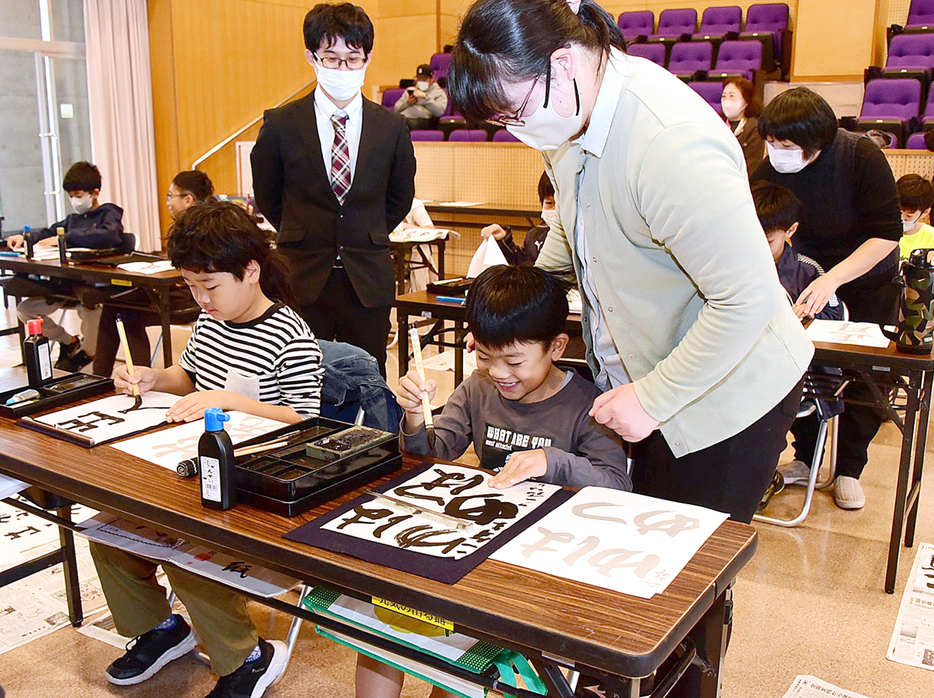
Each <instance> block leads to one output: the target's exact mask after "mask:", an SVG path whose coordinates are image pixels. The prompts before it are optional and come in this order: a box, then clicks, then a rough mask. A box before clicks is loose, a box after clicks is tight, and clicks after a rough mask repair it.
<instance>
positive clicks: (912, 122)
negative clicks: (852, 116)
mask: <svg viewBox="0 0 934 698" xmlns="http://www.w3.org/2000/svg"><path fill="white" fill-rule="evenodd" d="M922 94H923V91H922V84H921V82H920V81H919V80H917V79H915V78H878V79H875V80H870V81H869V82H868V83H866V90H865V93H864V94H863V105H862V108H861V109H860V113H859V116H858V117H857V119H856V128H857V129H858V130H860V131H868V130H870V129H878V130H880V131H887V132H889V133H894V134H895V135H896V137H897V139H898V144H899V145H905V144H906V141H907V137H908V136H909V134H910V133H911V132H912V131H913V130H916V128H917V127H919V126H920V128H921V129H923V130H927V129H930V128H934V90H932V91H931V92H930V94H929V95H928V96H927V99H926V101H925V103H924V110H923V111H922V109H921V107H922Z"/></svg>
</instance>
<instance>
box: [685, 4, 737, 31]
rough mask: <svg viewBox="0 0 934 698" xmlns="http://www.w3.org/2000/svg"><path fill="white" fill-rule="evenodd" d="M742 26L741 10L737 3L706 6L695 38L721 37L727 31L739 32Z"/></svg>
mask: <svg viewBox="0 0 934 698" xmlns="http://www.w3.org/2000/svg"><path fill="white" fill-rule="evenodd" d="M742 28H743V11H742V9H740V8H739V7H738V6H737V5H730V6H729V7H708V8H707V9H706V10H704V14H703V16H702V17H701V23H700V29H699V30H698V31H697V34H695V35H694V38H695V39H698V38H699V39H708V38H709V39H722V38H723V37H724V36H726V35H727V34H729V33H732V32H735V33H737V34H739V32H740V30H741V29H742Z"/></svg>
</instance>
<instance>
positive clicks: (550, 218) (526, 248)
mask: <svg viewBox="0 0 934 698" xmlns="http://www.w3.org/2000/svg"><path fill="white" fill-rule="evenodd" d="M538 200H539V201H540V202H541V205H542V225H537V226H535V227H534V228H531V229H530V230H529V231H528V232H527V233H526V234H525V239H524V240H523V241H522V247H521V248H520V247H518V246H517V245H516V243H515V240H513V239H512V230H511V229H510V230H506V229H505V228H503V227H502V226H501V225H498V224H497V223H493V224H492V225H488V226H486V227H485V228H483V229H482V230H480V235H481V236H483V237H484V238H488V237H492V238H493V239H494V240H496V243H497V244H498V245H499V249H500V250H502V252H503V256H504V257H506V261H507V262H509V263H510V264H516V265H521V266H532V265H533V264H535V260H536V259H538V253H539V252H541V251H542V245H544V244H545V238H546V237H548V230H549V229H550V228H551V224H552V223H553V222H554V220H555V216H556V215H557V212H556V210H555V186H554V184H552V183H551V180H550V179H549V178H548V174H547V173H546V172H542V176H541V177H540V178H539V180H538Z"/></svg>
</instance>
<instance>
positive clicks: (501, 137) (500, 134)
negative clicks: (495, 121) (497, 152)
mask: <svg viewBox="0 0 934 698" xmlns="http://www.w3.org/2000/svg"><path fill="white" fill-rule="evenodd" d="M493 142H494V143H519V142H520V141H519V139H518V138H516V137H515V136H514V135H512V134H511V133H510V132H509V131H507V130H506V129H504V128H503V129H500V130H499V131H497V132H496V133H494V134H493Z"/></svg>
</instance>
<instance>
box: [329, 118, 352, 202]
mask: <svg viewBox="0 0 934 698" xmlns="http://www.w3.org/2000/svg"><path fill="white" fill-rule="evenodd" d="M331 123H332V124H333V125H334V145H332V146H331V188H332V189H333V190H334V196H336V197H337V201H338V203H339V204H340V205H341V206H343V205H344V199H346V198H347V192H348V190H349V189H350V149H349V147H348V146H347V115H346V114H344V113H342V112H339V113H337V114H334V115H333V116H332V117H331Z"/></svg>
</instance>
